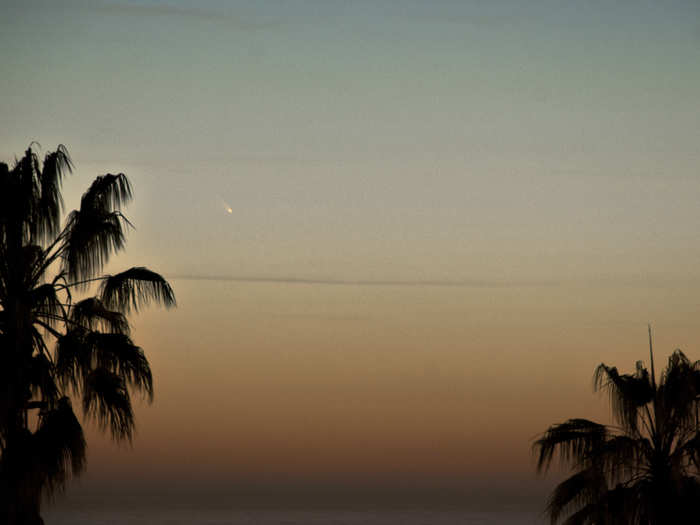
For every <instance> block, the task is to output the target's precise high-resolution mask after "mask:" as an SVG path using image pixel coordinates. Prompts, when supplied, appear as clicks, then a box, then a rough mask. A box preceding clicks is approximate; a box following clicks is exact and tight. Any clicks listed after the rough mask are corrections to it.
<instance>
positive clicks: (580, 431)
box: [533, 419, 609, 471]
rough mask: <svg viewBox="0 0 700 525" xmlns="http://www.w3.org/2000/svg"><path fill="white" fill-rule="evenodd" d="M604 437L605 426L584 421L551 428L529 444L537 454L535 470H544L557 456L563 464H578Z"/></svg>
mask: <svg viewBox="0 0 700 525" xmlns="http://www.w3.org/2000/svg"><path fill="white" fill-rule="evenodd" d="M608 436H609V431H608V429H607V427H606V426H605V425H601V424H599V423H595V422H593V421H589V420H587V419H569V420H568V421H566V422H564V423H560V424H558V425H552V426H551V427H549V429H548V430H547V431H546V432H545V433H544V434H543V435H542V437H541V438H540V439H538V440H537V441H535V443H534V444H533V450H534V451H535V452H536V453H538V459H537V470H538V471H544V470H547V469H548V468H549V466H550V465H551V463H552V460H553V459H554V456H555V454H557V453H558V455H559V458H560V460H561V461H562V462H564V463H570V464H573V465H574V466H576V465H582V464H583V463H585V462H586V461H587V460H589V459H590V454H591V451H592V450H595V449H596V448H598V447H600V445H601V444H602V443H603V442H604V441H605V440H606V438H607V437H608Z"/></svg>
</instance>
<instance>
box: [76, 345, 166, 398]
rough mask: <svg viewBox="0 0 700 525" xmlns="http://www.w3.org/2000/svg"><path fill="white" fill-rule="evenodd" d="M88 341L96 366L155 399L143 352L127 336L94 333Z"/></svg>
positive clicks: (151, 379) (151, 378)
mask: <svg viewBox="0 0 700 525" xmlns="http://www.w3.org/2000/svg"><path fill="white" fill-rule="evenodd" d="M88 339H89V341H90V343H91V344H92V346H93V349H94V350H93V352H94V356H95V364H96V366H97V367H99V368H104V369H107V370H109V371H111V372H113V373H115V374H117V375H118V376H119V377H120V378H122V379H123V380H124V381H125V383H126V384H128V385H129V386H132V387H134V388H136V389H137V390H139V391H141V392H143V393H144V394H146V395H147V396H148V398H149V400H152V399H153V376H152V375H151V367H150V366H149V364H148V360H147V359H146V355H145V354H144V353H143V350H142V349H141V348H139V347H138V346H136V345H135V344H134V343H133V341H132V340H131V338H129V336H128V335H126V334H103V333H100V332H92V333H91V334H90V335H89V336H88Z"/></svg>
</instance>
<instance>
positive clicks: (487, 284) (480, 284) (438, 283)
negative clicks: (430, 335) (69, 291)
mask: <svg viewBox="0 0 700 525" xmlns="http://www.w3.org/2000/svg"><path fill="white" fill-rule="evenodd" d="M168 279H171V280H183V281H219V282H240V283H276V284H307V285H308V284H320V285H327V286H412V287H419V286H420V287H455V288H529V287H543V286H559V284H560V283H559V282H557V281H483V280H482V281H480V280H464V281H458V280H454V281H453V280H368V279H315V278H307V277H265V276H235V275H187V274H179V275H169V276H168Z"/></svg>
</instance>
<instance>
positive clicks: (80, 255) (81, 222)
mask: <svg viewBox="0 0 700 525" xmlns="http://www.w3.org/2000/svg"><path fill="white" fill-rule="evenodd" d="M125 224H128V221H126V219H125V218H124V216H123V215H122V214H121V212H119V211H106V212H105V211H101V210H97V211H95V210H91V209H88V210H83V209H82V208H81V209H80V210H74V211H73V212H71V214H70V215H69V217H68V224H67V225H66V228H65V238H66V240H65V245H64V246H63V248H62V250H61V255H62V257H63V270H64V271H65V272H66V274H67V276H68V278H69V279H70V280H72V281H74V282H77V281H81V280H87V279H91V278H92V277H94V276H95V275H97V273H99V272H100V271H101V270H102V268H103V267H104V265H105V264H106V263H107V261H108V260H109V258H110V257H111V255H112V254H113V253H115V252H118V251H119V250H121V249H122V248H124V244H125V242H126V236H125V233H124V225H125Z"/></svg>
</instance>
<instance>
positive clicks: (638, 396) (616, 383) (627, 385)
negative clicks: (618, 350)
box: [593, 361, 654, 432]
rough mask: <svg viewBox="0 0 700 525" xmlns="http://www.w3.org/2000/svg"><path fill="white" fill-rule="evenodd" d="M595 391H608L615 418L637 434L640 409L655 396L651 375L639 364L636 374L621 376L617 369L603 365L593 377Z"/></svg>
mask: <svg viewBox="0 0 700 525" xmlns="http://www.w3.org/2000/svg"><path fill="white" fill-rule="evenodd" d="M593 384H594V388H595V390H607V391H608V394H609V396H610V405H611V407H612V411H613V416H614V417H615V419H616V420H617V421H618V422H619V423H620V424H621V425H622V426H624V427H625V428H627V429H629V430H631V431H632V432H636V430H637V425H638V418H639V413H638V411H639V409H640V408H641V407H643V406H645V405H646V404H647V403H649V402H650V401H651V400H652V398H653V396H654V388H653V386H652V385H651V382H650V379H649V373H648V372H647V370H646V369H645V368H644V367H643V366H642V363H641V362H640V361H638V362H637V369H636V373H635V374H620V373H619V372H618V371H617V368H615V367H609V366H606V365H605V364H603V363H601V364H600V365H599V366H598V367H597V368H596V370H595V374H594V375H593Z"/></svg>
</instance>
